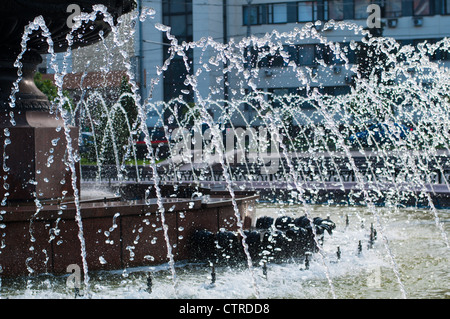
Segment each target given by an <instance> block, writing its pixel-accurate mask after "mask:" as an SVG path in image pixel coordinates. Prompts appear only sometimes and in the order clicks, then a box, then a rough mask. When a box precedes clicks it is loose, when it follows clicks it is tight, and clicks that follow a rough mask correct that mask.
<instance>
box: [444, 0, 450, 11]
mask: <svg viewBox="0 0 450 319" xmlns="http://www.w3.org/2000/svg"><path fill="white" fill-rule="evenodd" d="M445 14H450V0H446V3H445Z"/></svg>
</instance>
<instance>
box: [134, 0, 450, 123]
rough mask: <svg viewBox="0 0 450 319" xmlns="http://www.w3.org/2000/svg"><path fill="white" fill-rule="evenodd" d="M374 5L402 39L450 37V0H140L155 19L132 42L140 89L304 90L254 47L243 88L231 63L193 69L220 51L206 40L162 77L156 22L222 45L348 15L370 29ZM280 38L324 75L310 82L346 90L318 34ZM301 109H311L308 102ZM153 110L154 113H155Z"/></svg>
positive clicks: (163, 41) (343, 41) (185, 37)
mask: <svg viewBox="0 0 450 319" xmlns="http://www.w3.org/2000/svg"><path fill="white" fill-rule="evenodd" d="M370 4H377V5H379V7H380V9H381V10H380V14H381V22H382V26H383V27H382V35H383V36H385V37H392V38H394V39H396V40H397V41H399V42H400V43H402V44H415V43H417V42H421V41H424V40H426V41H428V42H434V41H437V40H440V39H442V38H444V37H447V36H449V35H450V0H376V1H371V0H306V1H305V0H302V1H286V0H285V1H276V0H208V1H205V0H157V1H154V0H141V1H140V5H141V6H142V7H152V8H154V9H155V11H156V15H155V16H154V18H153V19H147V20H146V21H145V22H143V23H141V24H140V25H139V28H140V32H139V34H140V37H138V38H137V39H136V42H135V43H136V50H135V52H137V53H138V52H139V55H140V56H139V57H138V60H139V61H140V63H138V65H139V67H138V72H139V73H140V76H141V79H142V81H141V87H142V92H143V95H144V96H148V95H149V94H150V97H151V99H152V100H155V101H158V100H163V101H168V100H170V99H171V98H175V97H179V96H181V97H183V98H184V99H185V100H187V101H189V102H193V103H195V102H196V99H198V98H199V97H201V98H203V99H204V98H207V97H211V98H213V99H219V100H220V99H231V98H233V97H238V96H239V94H242V93H243V92H244V94H246V93H248V92H249V91H251V90H252V89H255V88H256V89H257V90H260V91H263V92H270V93H272V94H274V95H281V94H286V93H299V92H300V93H301V92H302V90H303V89H304V88H303V86H304V84H302V83H301V81H299V79H298V77H297V76H296V74H295V72H292V68H290V67H289V66H288V65H287V64H288V63H286V60H283V58H280V57H276V56H274V57H271V58H270V57H266V58H264V59H260V60H258V59H256V58H255V56H256V55H257V53H256V54H254V53H252V54H251V55H250V56H251V57H250V58H249V61H248V63H246V64H245V67H246V68H247V67H249V69H251V68H252V67H253V68H255V67H257V68H258V69H259V72H258V75H257V78H256V79H254V80H253V86H252V87H249V88H247V89H246V88H244V89H245V91H243V90H242V88H243V86H242V81H241V80H242V74H241V75H233V72H230V73H227V75H226V76H227V78H226V79H220V75H221V71H222V70H223V68H226V67H227V65H225V64H223V63H222V62H220V63H219V65H218V66H217V68H211V69H210V70H208V71H206V72H205V71H204V70H202V72H200V73H198V72H196V71H198V70H199V69H201V68H202V67H203V66H204V63H205V61H208V60H209V59H210V58H214V57H216V56H217V51H216V50H215V49H213V48H211V47H208V48H206V49H205V46H203V47H200V48H194V49H191V50H189V52H188V54H187V55H188V58H189V60H190V63H191V69H190V70H189V71H186V70H185V67H184V62H183V58H182V57H181V56H179V57H175V58H174V59H173V61H171V67H169V69H168V70H167V71H166V72H164V74H163V75H158V74H157V68H158V67H160V66H161V65H162V64H163V63H164V61H165V59H167V58H168V53H167V52H168V51H167V50H168V48H169V40H168V39H167V37H166V36H165V32H161V31H160V30H158V29H157V28H155V25H157V23H162V24H164V25H168V26H170V27H171V30H170V32H171V34H173V35H174V36H176V37H177V39H178V40H179V43H181V42H182V41H187V42H190V41H201V40H202V39H205V38H210V39H212V40H214V41H215V42H217V43H225V44H226V43H230V42H232V43H238V42H239V41H241V40H242V39H243V38H245V37H248V36H251V35H252V36H256V37H260V38H262V37H264V36H265V35H266V34H268V33H271V32H272V31H273V30H277V31H278V32H279V33H283V32H292V31H293V30H294V29H295V28H299V29H300V28H302V27H303V26H304V25H305V24H306V23H311V22H312V23H315V22H316V21H318V20H320V21H328V20H334V21H345V22H348V23H351V24H356V25H360V26H363V27H366V26H367V19H368V16H369V14H370V11H369V12H368V10H367V8H368V6H369V5H370ZM318 30H319V31H320V28H319V29H318ZM323 36H324V37H326V39H327V40H328V41H333V42H337V43H339V44H340V45H341V47H345V46H347V47H348V46H349V44H350V43H351V42H352V41H356V42H358V41H361V34H354V32H353V30H349V29H343V30H341V29H337V30H330V31H324V32H323ZM283 44H284V48H285V51H286V52H287V53H288V54H289V59H290V60H291V61H293V62H294V63H295V64H296V65H297V66H299V67H300V68H308V69H312V70H313V71H314V72H316V73H317V75H318V79H319V80H318V81H316V82H315V84H312V85H317V86H320V89H321V90H322V91H323V92H326V93H328V94H331V95H340V94H345V93H346V92H348V91H349V90H350V87H349V83H350V79H351V76H352V71H351V70H350V69H347V68H343V67H341V65H342V64H343V63H344V61H342V60H341V61H340V60H339V59H336V58H335V57H333V55H332V54H328V52H326V50H325V49H326V48H324V47H323V45H321V44H320V39H314V38H312V37H309V38H308V37H305V38H303V39H301V40H298V42H296V43H289V45H286V44H285V43H283ZM245 54H246V53H245V52H244V55H245ZM347 57H348V61H349V63H350V64H354V63H357V62H358V61H357V59H358V57H357V55H356V54H354V52H351V50H349V54H348V55H347ZM449 58H450V56H449V54H441V55H439V56H437V57H434V59H435V60H440V61H442V63H447V62H446V61H448V60H449ZM318 61H320V63H319V62H318ZM324 63H325V64H326V65H324ZM189 73H190V74H196V80H197V87H196V89H197V91H196V92H192V91H190V87H189V85H187V86H186V85H185V83H184V81H183V80H184V79H185V78H186V74H189ZM222 73H223V72H222ZM158 77H160V81H159V83H158V85H155V86H153V87H151V88H150V87H149V82H150V81H151V79H155V78H158ZM218 79H220V81H218ZM224 82H227V84H224ZM183 92H184V93H183ZM304 111H305V112H306V113H307V112H311V110H310V109H309V108H308V106H307V105H305V108H304ZM242 112H243V114H245V116H246V117H247V120H248V119H251V118H252V117H254V115H255V114H252V109H251V108H245V106H243V109H242ZM212 113H214V109H212ZM217 113H220V112H217ZM150 115H153V116H156V113H155V112H153V113H151V114H150ZM235 120H236V123H235V125H244V122H245V121H243V120H244V119H238V118H236V119H235Z"/></svg>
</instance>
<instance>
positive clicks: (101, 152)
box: [83, 77, 138, 165]
mask: <svg viewBox="0 0 450 319" xmlns="http://www.w3.org/2000/svg"><path fill="white" fill-rule="evenodd" d="M117 93H118V97H119V100H118V101H117V100H113V101H111V102H108V101H106V100H105V101H104V102H105V105H104V104H103V103H102V102H100V101H97V102H93V103H91V104H90V105H88V106H87V107H88V108H89V114H90V117H87V118H83V126H84V127H86V128H88V129H89V130H90V131H92V132H93V133H94V138H95V140H94V141H93V143H91V146H90V147H89V149H88V150H87V151H86V153H85V154H83V157H84V158H85V160H86V161H91V162H96V161H97V155H98V159H99V160H100V162H101V163H103V164H113V165H114V164H117V160H118V161H119V164H122V163H126V161H127V159H129V158H133V154H132V145H133V143H134V140H135V139H136V135H137V134H136V133H135V127H134V125H135V123H136V120H137V117H138V110H137V107H136V103H135V102H134V98H133V97H132V96H131V94H132V90H131V85H130V84H129V83H128V79H127V78H126V77H124V78H123V79H122V81H121V84H120V87H119V89H118V92H117ZM94 145H97V150H96V149H95V148H94ZM116 155H117V158H116Z"/></svg>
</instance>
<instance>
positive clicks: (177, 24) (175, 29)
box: [170, 15, 186, 36]
mask: <svg viewBox="0 0 450 319" xmlns="http://www.w3.org/2000/svg"><path fill="white" fill-rule="evenodd" d="M170 26H171V27H172V29H171V33H172V34H173V35H174V36H186V16H184V15H179V16H172V17H170Z"/></svg>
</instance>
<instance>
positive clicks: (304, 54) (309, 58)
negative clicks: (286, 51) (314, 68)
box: [298, 44, 316, 65]
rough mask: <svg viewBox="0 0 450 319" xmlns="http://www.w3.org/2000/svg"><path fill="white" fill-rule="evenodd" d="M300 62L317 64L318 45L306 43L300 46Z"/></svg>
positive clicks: (300, 63) (301, 63)
mask: <svg viewBox="0 0 450 319" xmlns="http://www.w3.org/2000/svg"><path fill="white" fill-rule="evenodd" d="M298 64H299V65H315V64H316V46H315V45H314V44H305V45H301V46H299V47H298Z"/></svg>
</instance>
